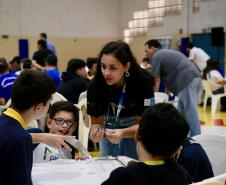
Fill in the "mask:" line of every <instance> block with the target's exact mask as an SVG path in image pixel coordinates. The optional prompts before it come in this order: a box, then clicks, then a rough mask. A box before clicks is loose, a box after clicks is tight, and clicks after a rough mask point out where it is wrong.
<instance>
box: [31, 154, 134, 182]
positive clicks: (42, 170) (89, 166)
mask: <svg viewBox="0 0 226 185" xmlns="http://www.w3.org/2000/svg"><path fill="white" fill-rule="evenodd" d="M98 159H102V158H93V159H88V160H85V161H75V160H71V159H62V160H61V159H59V160H56V161H53V162H50V163H42V164H34V166H33V170H32V180H33V184H34V185H47V184H48V185H58V184H59V185H62V184H64V185H71V184H73V185H74V184H79V185H90V184H92V185H95V184H98V185H99V184H101V183H102V182H103V181H105V180H106V179H107V178H108V177H109V175H110V173H111V171H113V170H114V169H116V168H118V167H120V166H123V165H122V163H121V162H119V161H117V160H114V159H112V158H109V160H98ZM121 160H122V161H123V160H124V161H126V160H131V159H130V158H127V157H122V159H121ZM125 163H126V162H125Z"/></svg>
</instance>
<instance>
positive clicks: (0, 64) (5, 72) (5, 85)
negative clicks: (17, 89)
mask: <svg viewBox="0 0 226 185" xmlns="http://www.w3.org/2000/svg"><path fill="white" fill-rule="evenodd" d="M16 78H17V76H16V75H15V74H14V73H12V72H9V66H8V63H7V61H6V59H5V58H0V105H5V104H6V103H7V101H8V100H9V99H10V96H11V91H12V85H13V83H14V81H15V80H16Z"/></svg>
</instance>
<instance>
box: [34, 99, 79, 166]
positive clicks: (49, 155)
mask: <svg viewBox="0 0 226 185" xmlns="http://www.w3.org/2000/svg"><path fill="white" fill-rule="evenodd" d="M77 123H78V108H77V107H76V106H74V105H73V103H71V102H70V101H59V102H56V103H54V104H53V105H52V106H51V107H50V110H49V116H48V118H47V127H48V131H49V133H52V134H58V135H73V134H74V132H75V130H76V128H77ZM72 155H73V154H72V153H71V152H70V151H68V150H66V149H65V148H60V149H56V148H53V147H50V146H48V145H46V144H42V143H41V144H38V146H37V147H36V148H35V149H34V151H33V162H34V163H37V162H49V161H52V160H56V159H62V158H66V159H71V158H74V156H72Z"/></svg>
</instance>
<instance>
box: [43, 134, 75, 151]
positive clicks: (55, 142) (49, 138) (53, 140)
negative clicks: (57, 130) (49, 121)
mask: <svg viewBox="0 0 226 185" xmlns="http://www.w3.org/2000/svg"><path fill="white" fill-rule="evenodd" d="M43 134H45V136H44V138H43V143H45V144H47V145H49V146H52V147H54V148H62V147H64V148H65V149H66V150H68V151H71V148H70V147H69V146H68V145H67V144H66V143H65V142H64V141H65V140H70V139H75V136H66V135H57V134H47V133H43Z"/></svg>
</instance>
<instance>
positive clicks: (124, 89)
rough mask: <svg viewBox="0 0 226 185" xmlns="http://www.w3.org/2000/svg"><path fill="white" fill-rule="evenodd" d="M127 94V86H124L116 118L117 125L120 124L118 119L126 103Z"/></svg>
mask: <svg viewBox="0 0 226 185" xmlns="http://www.w3.org/2000/svg"><path fill="white" fill-rule="evenodd" d="M125 92H126V84H125V85H124V86H123V88H122V91H121V94H120V98H119V103H118V108H117V112H116V116H115V121H116V123H117V122H118V117H119V114H120V112H121V110H122V107H123V103H124V99H125Z"/></svg>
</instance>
